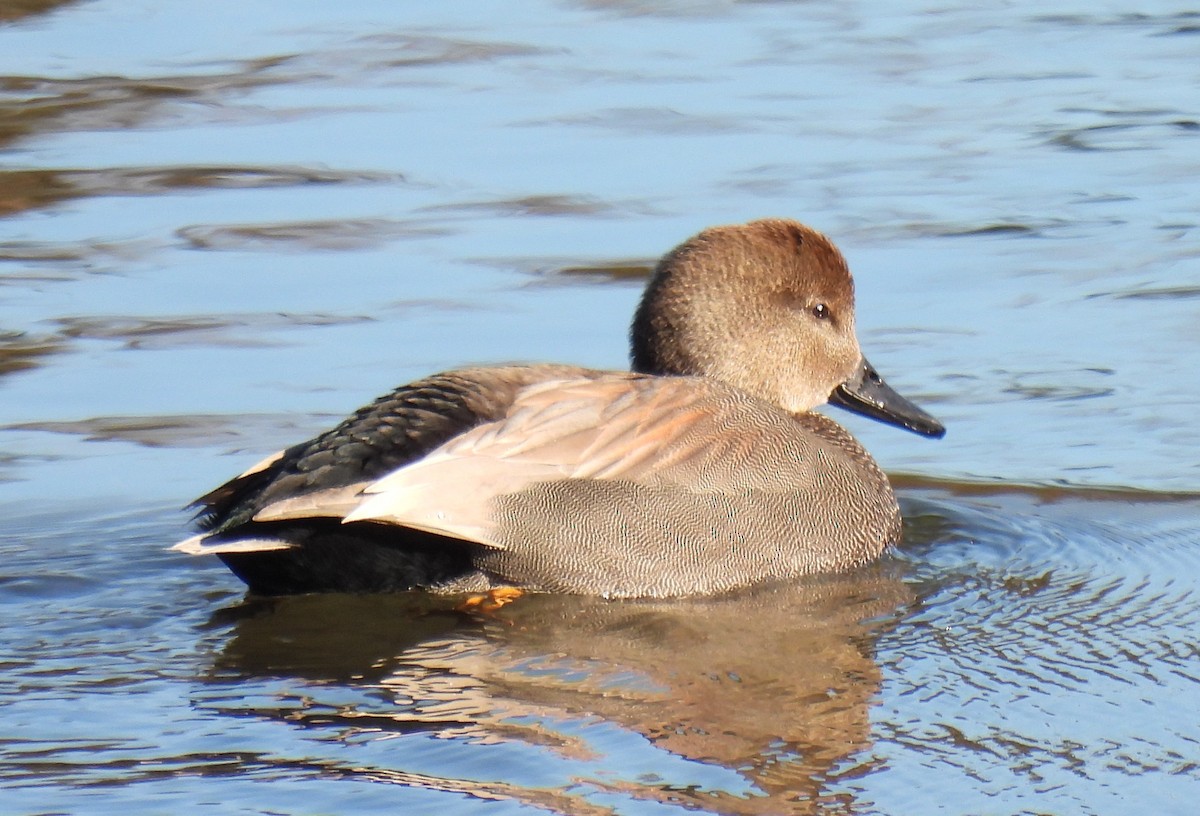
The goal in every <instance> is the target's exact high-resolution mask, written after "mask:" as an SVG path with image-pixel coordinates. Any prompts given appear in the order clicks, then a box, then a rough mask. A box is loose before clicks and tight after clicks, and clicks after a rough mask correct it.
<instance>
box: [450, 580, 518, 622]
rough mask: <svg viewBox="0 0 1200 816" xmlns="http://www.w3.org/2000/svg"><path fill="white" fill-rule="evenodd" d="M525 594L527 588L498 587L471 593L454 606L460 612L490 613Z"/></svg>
mask: <svg viewBox="0 0 1200 816" xmlns="http://www.w3.org/2000/svg"><path fill="white" fill-rule="evenodd" d="M524 594H525V590H523V589H518V588H517V587H514V586H502V587H496V588H495V589H489V590H488V591H487V592H483V593H480V594H478V595H470V596H468V597H467V599H466V600H464V601H463V602H462V603H460V604H459V605H458V606H456V607H454V608H455V609H457V610H458V611H459V612H473V613H476V614H482V615H490V614H491V613H493V612H495V611H496V610H497V609H499V608H500V607H502V606H507V605H508V604H510V603H512V602H513V601H515V600H516V599H517V598H520V597H521V596H522V595H524Z"/></svg>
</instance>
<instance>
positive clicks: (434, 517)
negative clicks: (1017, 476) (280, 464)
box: [264, 374, 794, 547]
mask: <svg viewBox="0 0 1200 816" xmlns="http://www.w3.org/2000/svg"><path fill="white" fill-rule="evenodd" d="M790 423H794V420H793V418H792V417H791V416H790V415H788V414H786V413H784V412H783V411H782V410H778V409H774V408H773V407H772V406H768V405H766V404H765V403H762V402H759V401H757V400H753V399H752V398H750V397H748V396H746V395H744V394H743V393H741V392H739V391H737V390H736V389H733V388H730V387H727V386H723V385H721V384H719V383H713V382H711V381H707V380H703V379H696V378H688V377H672V378H664V377H642V376H638V375H617V374H612V375H608V376H606V377H604V378H602V379H577V380H571V381H559V382H547V383H543V384H538V385H534V386H531V387H528V388H526V389H523V390H522V391H520V392H519V393H518V394H517V395H516V397H515V399H514V400H513V402H512V405H511V406H510V408H509V411H508V412H507V414H506V416H504V417H503V418H502V419H499V420H496V421H493V422H488V423H484V424H480V425H479V426H477V427H475V428H473V429H471V430H470V431H468V432H466V433H463V434H460V435H458V436H456V437H454V438H453V439H451V440H449V441H447V442H446V443H445V444H443V445H441V446H440V447H438V448H437V449H436V450H434V451H432V452H430V453H429V454H428V455H427V456H425V457H423V458H421V459H420V460H418V461H414V462H410V463H407V464H405V465H404V466H402V467H400V468H397V469H396V470H394V471H393V472H391V473H389V474H387V475H386V476H384V477H382V478H380V479H378V480H377V481H375V482H373V483H372V484H370V485H369V486H366V487H365V489H364V490H363V491H362V492H363V495H362V498H361V500H359V501H358V502H357V505H356V506H355V507H354V509H352V510H351V511H349V512H347V513H346V514H345V516H344V520H345V521H346V522H354V521H373V522H377V523H379V522H382V523H389V524H396V525H400V526H405V527H414V528H417V529H422V530H427V531H430V532H435V533H438V534H441V535H448V536H452V537H455V538H460V539H464V540H468V541H474V542H477V543H479V544H483V545H485V546H491V547H502V546H503V545H502V544H501V543H500V542H499V541H498V540H497V538H496V536H495V535H494V534H493V532H494V525H495V521H494V515H493V511H494V509H495V508H494V506H493V505H494V500H497V499H501V498H502V497H504V496H507V495H512V494H516V493H520V492H521V491H523V490H525V489H526V488H529V487H531V486H533V485H536V484H538V483H545V482H559V481H570V480H619V481H626V482H636V483H640V484H646V485H672V486H676V487H678V488H679V489H681V490H686V491H690V492H708V493H724V492H734V491H747V490H753V489H774V488H782V487H784V486H785V485H787V484H791V485H794V480H793V481H791V482H789V479H791V477H792V475H793V474H791V473H783V472H781V471H783V470H788V468H786V467H783V466H782V465H781V466H780V467H776V466H775V465H774V464H773V463H776V462H778V463H782V462H784V461H785V460H786V459H787V457H788V452H787V451H785V450H783V448H784V447H786V444H785V441H786V439H787V438H788V437H789V433H788V429H787V426H788V425H789V424H790ZM792 431H793V434H792V435H794V425H792ZM781 440H783V442H781ZM267 512H268V513H269V512H270V508H268V510H267ZM264 518H265V516H264Z"/></svg>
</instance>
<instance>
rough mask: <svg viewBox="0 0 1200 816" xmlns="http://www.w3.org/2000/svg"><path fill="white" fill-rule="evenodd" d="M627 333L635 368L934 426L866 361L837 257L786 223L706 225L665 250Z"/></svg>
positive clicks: (816, 237)
mask: <svg viewBox="0 0 1200 816" xmlns="http://www.w3.org/2000/svg"><path fill="white" fill-rule="evenodd" d="M631 340H632V347H633V369H634V370H635V371H640V372H644V373H649V374H658V375H693V376H701V377H711V378H713V379H717V380H721V381H723V382H727V383H730V384H731V385H734V386H737V387H738V388H740V389H742V390H743V391H746V392H748V393H750V394H753V395H755V396H757V397H759V398H760V399H764V400H767V401H769V402H772V403H774V404H776V405H779V406H781V407H782V408H784V409H786V410H788V411H791V412H793V413H800V412H802V411H808V410H809V409H811V408H814V407H816V406H818V405H822V404H824V403H826V402H829V401H831V399H832V400H833V401H835V402H837V403H838V404H840V405H842V406H843V407H847V408H850V409H851V410H856V411H859V412H861V413H865V414H868V415H870V416H873V417H875V418H876V419H882V420H884V421H887V422H891V423H893V424H899V425H902V426H904V427H906V428H909V429H910V430H914V431H916V432H918V433H923V434H926V435H930V436H940V435H941V434H942V433H943V432H944V429H943V428H942V426H941V425H940V424H939V423H938V422H937V421H936V420H934V419H933V418H932V417H930V416H929V415H928V414H926V413H924V412H923V411H921V410H920V409H919V408H917V407H916V406H915V405H912V404H911V403H909V402H908V401H907V400H904V399H903V398H902V397H900V395H898V394H896V393H895V392H894V391H892V390H891V389H890V388H888V387H887V385H886V384H884V383H883V381H882V380H881V379H879V375H878V374H876V373H875V371H874V369H873V368H871V367H870V365H869V364H868V363H867V362H866V360H865V359H864V357H863V354H862V351H861V350H860V349H859V346H858V338H857V337H856V336H855V333H854V282H853V279H852V278H851V277H850V270H849V268H848V267H847V265H846V259H845V258H844V257H842V253H841V252H839V251H838V249H837V247H835V246H834V245H833V242H832V241H830V240H829V239H828V238H826V237H825V236H824V235H822V234H821V233H820V232H817V231H816V230H814V229H811V228H809V227H806V226H804V225H803V224H799V223H797V222H795V221H789V220H786V219H775V218H772V219H764V220H761V221H752V222H750V223H748V224H739V225H735V226H725V227H713V228H711V229H706V230H704V231H703V232H701V233H700V234H699V235H696V236H695V237H693V238H691V239H689V240H687V241H685V242H684V243H682V244H680V245H679V246H678V247H676V248H675V249H673V250H671V251H670V252H669V253H667V254H666V256H664V257H663V259H662V260H661V261H660V262H659V264H658V267H657V268H656V269H655V272H654V276H653V278H652V279H651V280H650V283H649V285H648V286H647V288H646V293H645V295H644V296H643V298H642V302H641V305H640V306H639V307H638V310H637V313H636V314H635V316H634V320H633V327H632V331H631Z"/></svg>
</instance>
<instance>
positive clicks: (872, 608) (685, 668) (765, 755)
mask: <svg viewBox="0 0 1200 816" xmlns="http://www.w3.org/2000/svg"><path fill="white" fill-rule="evenodd" d="M894 571H895V566H894V565H891V566H889V565H888V564H886V563H885V564H884V565H881V566H876V567H874V568H871V569H868V570H862V571H858V572H856V573H853V574H850V575H841V576H835V577H823V578H818V579H812V580H809V581H806V582H803V583H800V584H796V585H791V586H779V587H771V588H765V589H759V590H757V591H754V592H746V593H742V594H738V595H731V596H724V597H720V598H715V599H699V600H678V601H669V602H667V601H657V602H644V601H641V602H628V601H623V602H614V601H605V600H602V599H596V598H583V597H574V596H554V595H529V596H525V597H523V598H520V599H518V600H517V601H516V602H515V603H513V604H512V605H510V606H508V607H505V608H503V609H502V610H500V611H499V612H496V613H494V615H493V616H491V617H487V618H471V617H467V616H464V615H461V614H459V613H455V612H453V611H451V603H450V602H448V601H447V600H446V599H439V598H436V597H430V596H423V595H401V596H382V597H380V596H376V597H369V596H361V597H355V596H336V595H332V596H329V595H327V596H303V597H293V598H288V599H282V600H278V601H271V602H264V603H262V604H254V603H250V604H245V605H242V606H240V607H237V608H235V609H234V610H228V611H227V612H226V613H225V614H233V615H234V616H235V617H237V618H239V619H238V620H237V621H236V624H235V629H234V633H233V637H232V638H231V639H230V641H229V642H228V643H227V645H226V647H225V649H224V651H223V653H222V654H221V655H220V657H219V658H218V660H217V664H216V666H215V670H216V672H215V674H216V676H218V677H221V676H225V677H228V676H229V675H230V673H234V674H236V675H238V676H241V677H245V676H246V675H251V676H269V677H278V676H281V675H283V676H291V677H300V678H308V679H312V680H319V681H322V683H323V684H325V685H328V684H329V683H330V682H331V681H333V683H334V685H335V686H336V687H338V688H344V687H345V686H346V685H350V686H353V687H355V688H358V689H366V690H370V691H371V692H372V694H371V695H370V697H369V699H370V702H369V703H367V702H366V701H364V704H363V705H346V704H345V701H344V698H343V699H342V700H341V702H340V704H339V705H338V706H337V707H336V708H337V710H336V713H334V712H333V711H332V710H331V707H330V706H328V705H326V704H321V705H318V706H316V708H319V709H320V710H319V711H317V710H315V708H314V710H312V711H310V712H306V711H305V710H304V706H301V708H300V709H297V708H296V707H295V706H294V705H292V706H290V707H288V708H286V709H281V710H280V711H279V712H278V713H279V715H280V716H283V717H286V719H288V720H290V721H292V722H296V723H303V724H307V725H312V726H315V727H321V728H325V729H328V728H330V727H336V728H344V729H348V730H349V732H350V733H354V734H357V735H362V734H366V733H368V732H374V733H379V734H381V735H385V736H386V735H399V734H405V733H412V732H421V733H424V734H433V735H435V736H437V737H443V738H449V739H457V740H463V741H466V742H469V743H470V744H473V745H478V746H481V747H480V750H481V751H482V750H485V749H484V748H483V747H482V746H493V748H492V749H489V750H495V749H499V748H500V747H501V746H502V745H503V744H505V743H508V744H513V743H517V744H523V745H525V746H539V747H540V750H543V751H548V752H551V754H550V756H551V757H557V759H558V760H561V762H562V772H563V774H564V784H563V789H560V790H558V791H556V792H551V791H549V790H547V789H546V787H545V786H543V785H542V784H539V785H537V786H536V787H523V786H522V785H521V784H520V782H519V781H514V780H512V779H507V780H504V781H499V780H494V781H488V782H484V781H465V780H463V779H461V778H445V779H438V778H433V777H429V776H428V775H419V774H415V773H410V772H408V771H405V770H400V769H397V768H394V767H393V768H391V769H389V768H383V767H378V766H375V767H371V768H364V767H358V768H354V769H352V770H353V771H354V772H357V773H362V774H367V775H369V776H370V777H371V778H373V779H380V780H387V781H393V782H398V783H401V784H408V785H419V786H421V787H427V788H434V789H441V790H447V791H451V790H453V791H458V792H466V793H473V794H475V795H479V796H482V797H484V798H489V799H494V798H503V799H515V800H519V801H523V802H526V803H528V804H534V805H538V806H540V807H543V808H547V809H550V810H552V811H562V812H568V813H578V812H591V811H592V810H593V808H594V807H596V806H597V805H595V803H594V802H591V801H589V800H591V799H592V798H593V797H594V796H596V795H599V796H601V797H602V798H603V797H605V796H607V795H617V796H618V797H622V798H623V797H633V798H635V799H639V800H652V801H658V802H663V803H678V804H680V805H683V806H685V807H688V808H701V809H704V810H711V811H714V812H719V813H780V812H787V813H804V812H810V811H812V810H814V809H815V808H816V807H817V806H818V805H819V803H820V802H822V801H824V802H825V804H826V805H828V804H831V802H830V801H829V797H830V796H831V795H833V794H831V793H830V788H831V781H832V780H834V779H836V778H840V777H844V776H846V775H850V776H852V775H854V774H856V773H861V772H865V771H866V770H868V769H869V756H868V755H865V754H861V752H862V750H863V749H864V747H866V746H867V744H868V737H869V719H868V711H869V706H870V702H871V699H872V698H873V696H874V695H875V694H876V693H877V691H878V689H879V684H880V673H879V670H878V667H877V666H876V663H875V661H874V658H873V650H874V643H875V641H876V638H877V636H878V634H879V632H880V630H881V629H882V628H883V627H885V626H887V625H888V621H889V620H892V619H894V615H895V613H896V612H897V610H898V609H899V608H900V607H902V606H903V605H905V604H906V603H907V602H909V600H910V596H909V591H908V590H907V588H906V587H905V585H904V584H903V583H901V582H900V581H899V580H898V579H897V578H896V577H895V576H894V575H893V574H892V573H893V572H894ZM305 693H306V695H308V694H311V693H312V692H311V691H310V690H306V692H305ZM380 693H382V696H381V694H380ZM317 696H319V693H318V695H317ZM316 702H317V703H320V701H319V700H317V701H316ZM256 713H259V714H262V713H264V712H262V710H261V709H257V710H256ZM268 716H270V715H269V714H268ZM614 728H616V729H619V730H618V735H617V736H615V737H614V734H613V730H614ZM622 734H623V735H625V736H629V735H630V734H636V735H641V737H644V738H645V739H632V740H631V739H623V738H621V736H620V735H622ZM662 752H669V754H668V755H665V758H664V755H663V753H662ZM667 760H669V761H667ZM680 760H683V761H682V762H681V761H680ZM548 762H550V763H551V764H552V762H553V760H548ZM389 764H391V763H389ZM497 767H500V766H499V765H497V764H496V763H495V756H494V755H492V756H490V757H489V758H488V760H487V761H486V762H484V761H482V757H481V762H480V763H479V765H478V766H476V767H475V768H474V772H471V770H470V769H467V770H466V772H465V773H462V774H460V776H462V775H469V776H472V777H477V776H480V775H483V776H487V775H488V774H487V773H484V774H478V773H477V772H478V771H479V770H480V769H483V768H491V769H493V770H494V769H496V768H497ZM664 768H665V769H666V770H665V771H664ZM348 770H349V769H348ZM459 770H462V769H459ZM693 771H695V773H692V772H693ZM673 774H674V776H673ZM496 775H497V776H503V775H504V774H503V773H501V774H496ZM449 776H453V774H451V775H448V777H449ZM567 788H570V791H568V790H566V789H567ZM581 808H582V810H581ZM596 812H609V811H608V809H607V808H606V807H599V810H597V811H596Z"/></svg>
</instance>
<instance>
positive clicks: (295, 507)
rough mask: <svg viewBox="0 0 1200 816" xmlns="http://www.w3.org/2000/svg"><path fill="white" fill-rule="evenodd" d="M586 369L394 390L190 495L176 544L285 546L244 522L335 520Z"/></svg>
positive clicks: (489, 375) (443, 378)
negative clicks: (191, 528)
mask: <svg viewBox="0 0 1200 816" xmlns="http://www.w3.org/2000/svg"><path fill="white" fill-rule="evenodd" d="M589 373H590V372H588V371H587V370H585V369H578V368H573V367H567V366H503V367H492V368H477V369H462V370H459V371H451V372H446V373H443V374H439V375H436V376H433V377H429V378H426V379H423V380H419V381H417V382H414V383H411V384H409V385H405V386H402V387H401V388H398V389H396V390H395V391H393V392H391V393H389V394H386V395H384V396H382V397H380V398H379V399H377V400H375V401H374V402H373V403H371V404H370V405H367V406H364V407H363V408H360V409H359V410H358V411H356V412H355V413H354V414H353V415H351V416H350V417H348V418H347V419H346V420H345V421H343V422H342V423H341V424H339V425H338V426H337V427H335V428H332V429H330V430H329V431H326V432H325V433H323V434H321V435H320V436H317V437H315V438H314V439H311V440H309V441H307V442H303V443H301V444H299V445H295V446H293V447H291V448H288V449H286V450H283V451H280V452H278V453H275V454H273V455H271V456H269V457H267V458H266V459H264V460H263V461H261V462H259V463H258V464H256V465H255V466H253V467H251V468H250V469H249V470H247V471H246V472H244V473H242V474H241V475H239V476H237V477H236V478H234V479H231V480H230V481H228V482H226V483H225V484H223V485H221V486H220V487H218V488H216V489H215V490H212V491H210V492H209V493H206V494H205V495H203V496H201V497H200V498H198V499H196V500H195V501H194V502H193V503H192V504H191V505H190V506H191V507H194V508H196V509H197V510H198V515H197V518H198V523H199V525H200V527H201V528H203V529H204V531H205V532H204V533H202V534H201V535H198V536H193V537H192V538H189V539H187V540H186V541H184V542H181V543H180V544H178V545H176V548H177V549H180V550H182V551H184V552H188V553H212V552H236V551H245V550H246V548H247V547H249V548H250V549H258V550H261V549H271V548H282V547H287V546H290V544H288V543H287V542H286V541H281V540H279V539H273V538H271V537H270V536H266V537H259V536H258V531H255V530H253V524H252V522H254V521H262V520H277V519H287V518H341V517H342V516H344V515H345V514H346V513H347V512H349V511H350V510H352V509H353V508H354V507H355V506H356V505H357V504H358V501H359V493H360V492H361V491H362V489H363V488H364V487H366V486H367V485H369V484H371V483H372V482H373V481H375V480H376V479H378V478H380V477H381V476H383V475H385V474H387V473H389V472H392V471H394V470H396V469H397V468H400V467H402V466H404V465H405V464H408V463H410V462H413V461H416V460H419V459H420V458H421V457H423V456H425V455H426V454H428V453H429V452H430V451H432V450H435V449H436V448H438V446H440V445H442V444H443V443H444V442H446V441H447V440H450V439H453V438H454V437H455V436H457V435H459V434H462V433H464V432H465V431H469V430H470V429H471V428H474V427H476V426H477V425H480V424H481V423H487V422H491V421H494V420H496V419H499V418H501V417H503V416H505V415H506V414H507V412H508V410H509V408H510V406H511V403H512V401H513V399H514V397H515V395H516V393H517V392H518V391H520V390H521V389H523V388H525V387H527V386H529V385H530V384H532V383H537V382H540V381H543V380H548V379H562V378H564V377H578V376H587V375H588V374H589ZM259 516H262V518H259ZM230 548H234V549H230ZM239 548H240V549H239Z"/></svg>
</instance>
